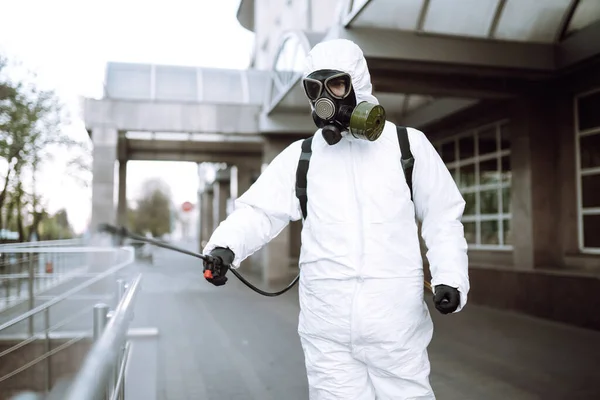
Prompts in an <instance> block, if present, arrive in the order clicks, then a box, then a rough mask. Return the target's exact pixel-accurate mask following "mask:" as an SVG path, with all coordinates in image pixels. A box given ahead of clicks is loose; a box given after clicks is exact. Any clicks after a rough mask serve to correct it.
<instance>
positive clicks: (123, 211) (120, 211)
mask: <svg viewBox="0 0 600 400" xmlns="http://www.w3.org/2000/svg"><path fill="white" fill-rule="evenodd" d="M117 224H118V225H120V226H125V227H127V160H120V161H119V200H118V203H117Z"/></svg>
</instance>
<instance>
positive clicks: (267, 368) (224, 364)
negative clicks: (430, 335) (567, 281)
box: [128, 250, 600, 400]
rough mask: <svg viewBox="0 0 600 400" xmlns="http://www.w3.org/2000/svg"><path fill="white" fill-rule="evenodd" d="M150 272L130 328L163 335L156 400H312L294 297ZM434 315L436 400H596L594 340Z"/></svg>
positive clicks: (598, 337)
mask: <svg viewBox="0 0 600 400" xmlns="http://www.w3.org/2000/svg"><path fill="white" fill-rule="evenodd" d="M155 263H156V265H155V266H141V267H136V270H138V271H139V270H141V271H142V272H143V273H144V281H143V282H142V292H141V293H140V297H139V298H138V305H137V307H136V315H135V321H134V326H136V327H150V326H155V327H157V328H158V329H159V331H160V337H159V372H158V378H159V382H158V387H159V393H158V399H159V400H184V399H185V400H187V399H189V400H196V399H198V400H202V399H211V400H212V399H215V400H217V399H218V400H228V399H231V400H234V399H240V400H241V399H260V400H268V399H273V400H303V399H307V398H308V396H307V384H306V375H305V369H304V359H303V355H302V350H301V348H300V343H299V339H298V336H297V333H296V327H297V317H298V305H297V291H296V290H292V291H291V292H290V293H287V294H285V295H283V296H281V297H278V298H265V297H262V296H260V295H258V294H256V293H254V292H251V291H250V290H248V289H246V288H245V286H243V285H242V284H241V283H240V282H238V281H237V279H236V278H235V277H234V276H233V275H232V276H231V278H230V281H229V282H228V283H227V285H225V286H224V287H221V288H216V287H213V286H212V285H209V284H207V283H206V282H204V280H203V278H202V274H201V269H200V262H199V260H196V259H193V258H190V257H187V256H183V255H178V254H175V253H171V252H166V251H163V250H160V251H159V252H158V254H157V258H156V262H155ZM131 272H135V271H131ZM432 315H433V318H434V323H435V328H436V331H435V334H434V339H433V341H432V343H431V345H430V358H431V363H432V375H431V381H432V385H433V387H434V389H435V391H436V395H437V398H438V399H440V400H454V399H461V400H468V399H473V400H482V399H486V400H495V399H498V400H500V399H512V400H525V399H550V400H552V399H600V372H598V367H600V332H592V331H585V330H581V329H576V328H572V327H568V326H564V325H559V324H554V323H550V322H546V321H541V320H537V319H533V318H529V317H524V316H519V315H515V314H511V313H507V312H501V311H496V310H491V309H486V308H483V307H477V306H474V305H468V306H467V307H466V308H465V310H464V311H463V312H461V313H459V314H455V315H451V316H441V315H439V314H437V313H436V312H432ZM128 384H130V385H133V384H144V383H143V382H129V383H128Z"/></svg>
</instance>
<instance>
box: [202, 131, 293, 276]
mask: <svg viewBox="0 0 600 400" xmlns="http://www.w3.org/2000/svg"><path fill="white" fill-rule="evenodd" d="M300 152H301V141H298V142H294V143H292V144H291V145H290V146H288V147H287V148H286V149H284V150H283V151H282V152H281V153H280V154H279V155H277V157H275V158H274V159H273V161H272V162H271V163H270V164H269V165H268V166H267V168H266V169H265V170H264V171H263V172H262V174H261V175H260V176H259V178H258V179H257V181H256V182H255V183H254V184H253V185H252V186H251V187H250V188H249V189H248V190H247V191H246V192H245V193H244V194H243V195H242V196H241V197H239V198H238V199H237V200H236V201H235V210H234V211H233V212H232V213H231V214H230V215H229V216H228V217H227V218H226V219H225V220H224V221H223V222H221V223H220V224H219V226H218V227H217V229H216V230H215V231H214V232H213V234H212V236H211V238H210V239H209V241H208V243H207V244H206V246H205V247H204V249H203V253H204V254H208V253H210V252H211V251H212V250H213V249H214V248H215V247H228V248H229V249H231V250H232V251H233V253H234V254H235V258H234V260H233V263H232V267H233V268H238V267H239V266H240V263H241V262H242V261H244V260H245V259H246V258H247V257H249V256H250V255H252V254H253V253H255V252H256V251H258V250H259V249H260V248H261V247H263V246H264V245H265V244H267V243H268V242H269V241H271V240H272V239H273V238H275V237H276V236H277V235H279V233H280V232H281V231H282V230H283V229H284V228H285V227H286V226H287V225H288V224H289V222H290V221H297V220H299V219H300V218H301V217H302V213H301V211H300V204H299V201H298V199H297V198H296V195H295V183H296V181H295V176H296V175H295V173H296V167H297V164H298V160H299V157H300Z"/></svg>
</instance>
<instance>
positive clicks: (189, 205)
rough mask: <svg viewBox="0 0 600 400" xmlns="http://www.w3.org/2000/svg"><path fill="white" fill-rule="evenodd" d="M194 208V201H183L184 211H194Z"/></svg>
mask: <svg viewBox="0 0 600 400" xmlns="http://www.w3.org/2000/svg"><path fill="white" fill-rule="evenodd" d="M193 208H194V205H193V204H192V203H190V202H189V201H186V202H185V203H183V204H182V205H181V209H182V210H183V211H184V212H190V211H192V209H193Z"/></svg>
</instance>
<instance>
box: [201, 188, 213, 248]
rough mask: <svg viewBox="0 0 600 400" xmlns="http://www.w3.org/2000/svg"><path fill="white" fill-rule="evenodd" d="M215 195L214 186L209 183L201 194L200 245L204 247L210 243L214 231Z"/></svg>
mask: <svg viewBox="0 0 600 400" xmlns="http://www.w3.org/2000/svg"><path fill="white" fill-rule="evenodd" d="M213 197H214V188H213V186H212V184H207V185H206V186H205V187H204V191H203V192H202V194H201V200H200V220H201V221H202V222H201V223H202V225H201V226H200V247H201V248H204V246H206V244H207V243H208V239H210V236H211V235H212V233H213V229H214V226H213Z"/></svg>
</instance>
